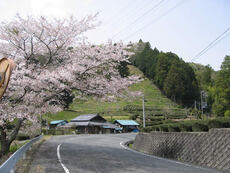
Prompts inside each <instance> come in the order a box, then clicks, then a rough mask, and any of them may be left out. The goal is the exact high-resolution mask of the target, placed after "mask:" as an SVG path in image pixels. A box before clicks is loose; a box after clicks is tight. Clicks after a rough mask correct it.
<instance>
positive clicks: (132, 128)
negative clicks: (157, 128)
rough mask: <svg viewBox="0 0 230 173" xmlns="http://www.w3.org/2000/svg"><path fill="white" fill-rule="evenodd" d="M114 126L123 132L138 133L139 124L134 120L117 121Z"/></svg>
mask: <svg viewBox="0 0 230 173" xmlns="http://www.w3.org/2000/svg"><path fill="white" fill-rule="evenodd" d="M114 124H115V125H117V126H118V127H120V128H122V132H138V131H139V130H138V126H139V124H138V123H137V122H136V121H134V120H115V121H114Z"/></svg>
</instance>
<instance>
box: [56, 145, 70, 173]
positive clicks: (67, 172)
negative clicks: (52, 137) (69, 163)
mask: <svg viewBox="0 0 230 173" xmlns="http://www.w3.org/2000/svg"><path fill="white" fill-rule="evenodd" d="M60 147H61V144H59V145H58V147H57V157H58V160H59V162H60V163H61V166H62V167H63V169H64V170H65V173H70V172H69V170H68V169H67V168H66V167H65V165H64V164H63V163H62V160H61V155H60Z"/></svg>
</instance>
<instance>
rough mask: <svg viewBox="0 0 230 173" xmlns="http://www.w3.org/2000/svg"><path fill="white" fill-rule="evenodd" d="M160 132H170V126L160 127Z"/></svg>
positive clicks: (163, 125)
mask: <svg viewBox="0 0 230 173" xmlns="http://www.w3.org/2000/svg"><path fill="white" fill-rule="evenodd" d="M159 130H160V131H162V132H168V131H169V130H168V125H167V124H162V125H160V126H159Z"/></svg>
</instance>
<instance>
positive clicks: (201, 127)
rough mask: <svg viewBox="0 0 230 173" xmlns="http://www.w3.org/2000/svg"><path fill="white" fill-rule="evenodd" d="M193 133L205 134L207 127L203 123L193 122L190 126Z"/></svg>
mask: <svg viewBox="0 0 230 173" xmlns="http://www.w3.org/2000/svg"><path fill="white" fill-rule="evenodd" d="M192 131H193V132H207V131H208V126H207V125H206V123H205V122H194V123H193V125H192Z"/></svg>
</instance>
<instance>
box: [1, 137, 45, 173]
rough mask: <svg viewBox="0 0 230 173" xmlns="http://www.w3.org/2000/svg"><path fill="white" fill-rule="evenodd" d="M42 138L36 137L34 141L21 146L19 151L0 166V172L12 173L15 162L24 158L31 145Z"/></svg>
mask: <svg viewBox="0 0 230 173" xmlns="http://www.w3.org/2000/svg"><path fill="white" fill-rule="evenodd" d="M41 138H42V136H38V137H36V138H34V139H32V140H31V141H30V142H28V143H26V144H25V145H23V146H22V147H21V148H20V149H18V150H17V151H16V152H15V153H14V154H13V155H12V156H11V157H10V158H9V159H8V160H7V161H5V162H4V163H3V164H2V165H1V166H0V172H1V173H14V167H15V164H16V163H17V161H18V160H19V159H20V158H21V157H23V158H25V153H26V151H27V150H28V149H29V148H30V147H31V145H32V144H33V143H35V142H36V141H38V140H39V139H41Z"/></svg>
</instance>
